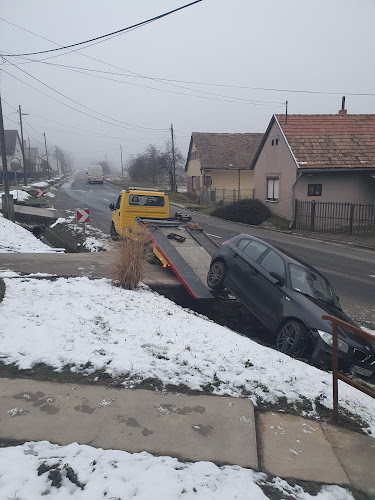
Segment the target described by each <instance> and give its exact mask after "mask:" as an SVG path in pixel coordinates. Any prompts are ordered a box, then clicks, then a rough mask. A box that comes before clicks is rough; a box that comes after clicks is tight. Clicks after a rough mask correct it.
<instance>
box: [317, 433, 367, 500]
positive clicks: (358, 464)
mask: <svg viewBox="0 0 375 500" xmlns="http://www.w3.org/2000/svg"><path fill="white" fill-rule="evenodd" d="M322 428H323V431H324V433H325V435H326V438H327V439H328V441H329V442H330V443H331V446H332V448H333V450H334V452H335V454H336V456H337V457H338V459H339V460H340V463H341V465H342V466H343V468H344V469H345V472H346V474H347V475H348V477H349V479H350V482H351V483H352V485H353V486H354V487H355V488H358V489H359V490H362V491H365V492H366V493H368V494H369V495H375V473H374V467H375V439H374V438H373V437H370V436H365V435H363V434H359V433H357V432H351V431H348V430H346V429H341V428H338V427H333V426H332V425H328V424H322Z"/></svg>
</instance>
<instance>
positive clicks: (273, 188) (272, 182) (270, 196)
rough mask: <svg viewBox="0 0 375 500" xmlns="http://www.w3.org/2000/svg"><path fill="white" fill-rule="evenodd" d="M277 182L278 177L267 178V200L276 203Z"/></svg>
mask: <svg viewBox="0 0 375 500" xmlns="http://www.w3.org/2000/svg"><path fill="white" fill-rule="evenodd" d="M279 181H280V179H279V178H278V177H267V200H270V201H278V199H279Z"/></svg>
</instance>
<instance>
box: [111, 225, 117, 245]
mask: <svg viewBox="0 0 375 500" xmlns="http://www.w3.org/2000/svg"><path fill="white" fill-rule="evenodd" d="M111 239H112V241H118V233H117V232H116V229H115V225H114V224H113V222H112V224H111Z"/></svg>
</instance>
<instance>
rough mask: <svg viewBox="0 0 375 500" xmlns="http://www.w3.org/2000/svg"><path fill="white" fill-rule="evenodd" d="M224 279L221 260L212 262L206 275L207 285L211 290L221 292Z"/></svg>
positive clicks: (223, 266) (223, 268) (223, 267)
mask: <svg viewBox="0 0 375 500" xmlns="http://www.w3.org/2000/svg"><path fill="white" fill-rule="evenodd" d="M224 279H225V264H224V262H223V261H221V260H217V261H216V262H213V263H212V264H211V266H210V269H209V271H208V274H207V285H208V286H209V287H210V288H212V290H223V288H224Z"/></svg>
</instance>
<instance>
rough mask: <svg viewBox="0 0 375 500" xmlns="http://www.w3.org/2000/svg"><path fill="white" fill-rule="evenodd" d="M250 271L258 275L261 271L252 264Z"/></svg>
mask: <svg viewBox="0 0 375 500" xmlns="http://www.w3.org/2000/svg"><path fill="white" fill-rule="evenodd" d="M250 272H251V274H253V275H254V276H256V275H257V274H259V272H258V271H257V270H256V269H255V268H254V267H252V266H250Z"/></svg>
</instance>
